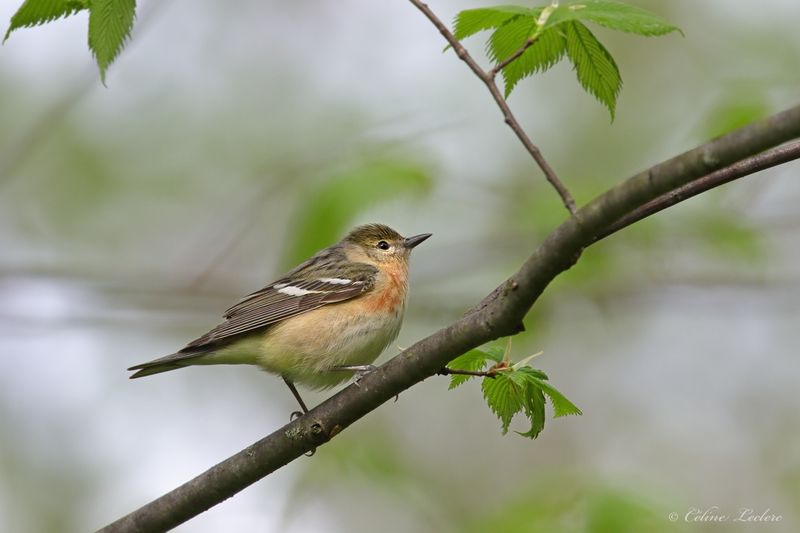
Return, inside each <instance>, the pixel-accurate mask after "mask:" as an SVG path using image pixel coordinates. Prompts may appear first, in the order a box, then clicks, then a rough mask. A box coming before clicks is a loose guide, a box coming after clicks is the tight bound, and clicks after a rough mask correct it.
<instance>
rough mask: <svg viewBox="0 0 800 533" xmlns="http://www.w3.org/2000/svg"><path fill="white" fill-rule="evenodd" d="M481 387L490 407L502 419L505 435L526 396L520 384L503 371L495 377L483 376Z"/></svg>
mask: <svg viewBox="0 0 800 533" xmlns="http://www.w3.org/2000/svg"><path fill="white" fill-rule="evenodd" d="M481 389H482V390H483V397H484V398H486V403H487V404H488V405H489V408H490V409H491V410H492V411H493V412H494V414H496V415H497V417H498V418H499V419H500V423H501V425H502V427H503V435H505V434H506V433H508V426H509V425H510V424H511V419H512V418H514V415H515V414H517V413H518V412H520V411H521V410H522V407H523V401H524V398H523V394H522V389H521V387H520V385H519V384H518V383H516V382H515V381H514V380H511V379H509V378H508V376H507V375H506V373H502V374H497V375H496V376H495V377H494V378H483V383H482V384H481Z"/></svg>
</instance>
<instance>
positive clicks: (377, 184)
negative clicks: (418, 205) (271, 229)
mask: <svg viewBox="0 0 800 533" xmlns="http://www.w3.org/2000/svg"><path fill="white" fill-rule="evenodd" d="M433 183H434V180H433V176H432V175H431V173H430V171H429V170H428V168H427V167H426V166H424V165H422V164H420V163H416V162H413V161H410V160H404V159H398V158H389V157H386V156H384V157H379V158H375V159H372V158H369V157H368V158H366V159H364V160H357V161H354V165H353V166H352V167H351V168H349V169H347V170H344V171H342V172H341V173H339V174H336V175H334V176H331V177H330V178H329V179H328V180H326V181H325V182H324V183H323V184H309V186H308V187H304V188H303V192H302V193H301V198H302V200H301V201H300V209H298V212H297V215H296V216H295V218H294V222H293V224H292V238H291V241H290V243H291V244H290V248H289V252H288V254H287V257H286V259H285V260H284V262H283V263H284V265H285V266H286V267H287V268H289V267H291V266H294V265H296V264H297V263H299V262H300V261H304V260H306V259H308V258H309V257H310V256H311V255H313V254H314V253H315V252H317V250H320V249H322V248H325V247H327V246H330V245H331V244H333V243H334V242H336V241H338V240H339V239H341V238H342V236H343V235H344V234H345V233H347V231H348V230H349V229H350V226H351V225H352V223H353V220H355V219H357V218H358V217H359V215H360V214H361V213H363V212H365V211H367V210H369V209H371V208H374V207H376V206H379V205H382V204H386V203H389V202H397V201H400V200H405V201H412V202H413V201H414V200H419V199H420V198H421V197H422V196H423V195H424V194H426V193H429V192H430V191H431V188H432V187H433Z"/></svg>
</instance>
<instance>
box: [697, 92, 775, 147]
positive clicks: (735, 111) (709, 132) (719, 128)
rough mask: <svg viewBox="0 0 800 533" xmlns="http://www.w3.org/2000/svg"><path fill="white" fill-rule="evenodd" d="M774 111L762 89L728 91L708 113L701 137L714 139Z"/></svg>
mask: <svg viewBox="0 0 800 533" xmlns="http://www.w3.org/2000/svg"><path fill="white" fill-rule="evenodd" d="M773 111H774V110H773V109H772V106H771V105H770V103H769V101H768V99H767V96H766V94H764V89H763V88H761V87H749V88H737V89H733V90H730V91H727V94H725V95H724V96H722V97H721V98H720V101H719V102H718V103H717V104H716V105H715V106H714V107H713V108H712V109H710V110H709V112H708V118H707V119H706V120H705V121H704V124H703V128H702V133H701V137H702V138H703V139H712V138H714V137H719V136H720V135H724V134H726V133H728V132H731V131H733V130H735V129H737V128H741V127H742V126H744V125H746V124H749V123H750V122H755V121H756V120H759V119H762V118H765V117H766V116H768V115H769V114H770V113H772V112H773Z"/></svg>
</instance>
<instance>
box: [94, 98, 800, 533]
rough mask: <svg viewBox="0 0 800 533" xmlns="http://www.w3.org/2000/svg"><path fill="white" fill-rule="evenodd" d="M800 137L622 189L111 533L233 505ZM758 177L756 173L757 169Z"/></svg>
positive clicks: (799, 132) (794, 111) (715, 155)
mask: <svg viewBox="0 0 800 533" xmlns="http://www.w3.org/2000/svg"><path fill="white" fill-rule="evenodd" d="M797 138H800V106H797V107H794V108H791V109H789V110H787V111H784V112H782V113H778V114H777V115H774V116H772V117H769V118H767V119H764V120H761V121H759V122H756V123H753V124H750V125H748V126H745V127H744V128H741V129H739V130H736V131H734V132H733V133H730V134H728V135H725V136H723V137H720V138H718V139H715V140H713V141H711V142H709V143H707V144H704V145H701V146H699V147H697V148H695V149H693V150H690V151H688V152H686V153H684V154H682V155H679V156H677V157H674V158H672V159H670V160H668V161H665V162H663V163H660V164H658V165H656V166H654V167H652V168H650V169H648V170H645V171H644V172H641V173H639V174H637V175H635V176H633V177H632V178H630V179H628V180H626V181H624V182H623V183H621V184H619V185H617V186H615V187H613V188H612V189H610V190H609V191H607V192H605V193H604V194H602V195H600V196H598V197H597V198H595V199H594V200H592V201H591V202H590V203H589V204H588V205H586V206H585V207H583V208H582V209H580V210H579V211H578V213H577V215H576V216H575V217H572V218H569V219H568V220H566V221H565V222H564V223H563V224H561V225H560V226H559V227H557V228H556V229H555V230H553V231H552V232H551V233H550V234H549V235H548V237H547V238H546V239H545V240H544V242H543V243H542V244H541V245H540V246H539V247H538V248H537V249H536V250H535V251H534V252H533V255H531V256H530V257H529V258H528V259H527V260H526V261H525V263H524V264H523V265H522V267H521V268H520V269H519V271H517V272H516V273H515V274H514V275H513V276H511V277H510V278H509V279H508V280H506V281H505V282H504V283H503V284H501V285H500V286H499V287H498V288H497V289H495V290H494V291H493V292H492V294H490V295H489V296H487V298H485V299H484V300H483V301H482V302H481V303H480V304H478V305H477V306H476V307H475V308H473V309H472V310H471V311H470V312H469V313H467V314H466V315H465V316H464V317H463V318H461V319H460V320H459V321H457V322H455V323H453V324H451V325H450V326H447V327H446V328H444V329H441V330H439V331H437V332H436V333H434V334H433V335H430V336H429V337H426V338H424V339H422V340H421V341H419V342H417V343H416V344H414V345H413V346H411V347H410V348H408V349H407V350H405V351H403V352H402V353H401V354H400V355H398V356H396V357H394V358H393V359H391V360H390V361H388V362H387V363H386V364H384V365H382V366H381V367H379V368H378V369H377V370H376V371H374V372H372V373H370V374H368V375H366V376H364V377H363V378H362V379H361V380H360V381H359V384H358V386H353V385H351V386H349V387H347V388H345V389H344V390H342V391H340V392H339V393H337V394H336V395H334V396H333V397H331V398H330V399H328V400H326V401H325V402H323V403H322V404H320V405H319V406H317V407H316V408H314V409H312V410H311V411H310V412H309V413H308V414H307V415H305V416H303V417H301V418H299V419H297V420H295V421H293V422H291V423H289V424H287V425H285V426H283V427H282V428H280V429H279V430H277V431H275V432H274V433H272V434H271V435H269V436H267V437H265V438H263V439H261V440H260V441H258V442H256V443H255V444H253V445H252V446H249V447H248V448H246V449H245V450H243V451H241V452H239V453H237V454H236V455H234V456H232V457H230V458H228V459H226V460H225V461H223V462H221V463H219V464H218V465H216V466H214V467H212V468H211V469H209V470H207V471H206V472H204V473H202V474H200V475H199V476H197V477H196V478H194V479H193V480H191V481H189V482H188V483H186V484H184V485H181V486H180V487H178V488H176V489H175V490H173V491H171V492H169V493H167V494H165V495H163V496H161V497H159V498H157V499H156V500H154V501H152V502H150V503H148V504H147V505H145V506H143V507H141V508H140V509H138V510H136V511H134V512H132V513H131V514H129V515H127V516H124V517H122V518H121V519H119V520H118V521H116V522H114V523H112V524H110V525H109V526H107V527H106V528H104V529H103V531H106V532H112V531H114V532H118V531H125V532H128V531H142V532H144V531H163V530H167V529H170V528H173V527H175V526H177V525H179V524H181V523H183V522H185V521H186V520H188V519H190V518H192V517H193V516H196V515H198V514H200V513H202V512H203V511H205V510H207V509H209V508H210V507H212V506H213V505H216V504H217V503H219V502H221V501H223V500H225V499H227V498H230V497H231V496H233V495H234V494H236V493H237V492H239V491H241V490H242V489H244V488H245V487H247V486H249V485H251V484H252V483H254V482H256V481H258V480H259V479H261V478H263V477H264V476H266V475H268V474H270V473H271V472H273V471H275V470H276V469H278V468H280V467H281V466H283V465H285V464H287V463H289V462H291V461H292V460H294V459H296V458H298V457H300V456H301V455H302V454H304V453H305V452H307V451H310V450H312V449H314V448H316V447H318V446H320V445H322V444H324V443H325V442H327V441H328V440H330V439H332V438H333V437H334V436H336V435H337V434H339V433H340V432H341V431H342V430H343V429H344V428H346V427H348V426H349V425H351V424H352V423H353V422H355V421H356V420H358V419H359V418H361V417H362V416H364V415H365V414H367V413H368V412H370V411H372V410H374V409H376V408H377V407H378V406H380V405H381V404H383V403H384V402H386V401H387V400H390V399H392V398H394V397H395V396H396V395H397V394H399V393H401V392H403V391H404V390H406V389H408V388H409V387H411V386H412V385H414V384H415V383H418V382H420V381H422V380H423V379H425V378H427V377H430V376H432V375H434V374H436V372H437V371H438V370H440V369H441V368H443V367H444V366H445V365H446V364H447V363H448V362H449V361H451V360H453V359H455V358H456V357H457V356H459V355H461V354H462V353H464V352H466V351H468V350H470V349H472V348H475V347H477V346H480V345H481V344H483V343H485V342H488V341H491V340H493V339H496V338H498V337H501V336H504V335H508V334H510V333H513V332H514V330H515V328H516V327H517V325H518V324H519V323H520V322H521V320H522V319H523V317H524V316H525V314H526V313H527V312H528V311H529V310H530V308H531V306H533V304H534V303H535V302H536V300H537V299H538V298H539V296H540V295H541V294H542V292H543V291H544V290H545V288H546V287H547V286H548V285H549V284H550V282H551V281H552V280H553V279H555V277H556V276H558V275H559V274H560V273H561V272H563V271H565V270H567V269H568V268H569V267H570V266H571V265H572V264H573V263H574V261H575V258H576V257H578V256H579V255H580V252H581V251H582V250H583V248H585V247H586V246H589V245H590V244H592V243H593V242H596V241H597V239H598V237H599V236H601V235H603V234H604V232H605V231H606V230H607V228H609V227H610V226H611V225H612V224H613V223H615V222H616V221H617V220H619V219H621V218H622V217H623V216H625V215H626V214H627V213H630V212H634V211H636V210H637V209H639V208H640V207H641V206H644V205H646V204H648V202H651V201H653V200H655V199H657V198H659V197H661V196H662V195H664V194H666V193H667V192H669V191H672V190H675V189H678V188H680V187H682V186H684V185H686V184H688V183H690V182H692V181H694V180H696V179H698V178H701V177H703V176H706V175H709V174H711V173H713V172H715V171H718V170H720V169H723V168H726V167H729V166H731V165H732V164H734V163H735V162H737V161H741V160H744V159H746V158H748V157H751V156H753V155H755V154H758V153H760V152H762V151H764V150H767V149H769V148H771V147H774V146H778V145H780V144H782V143H784V142H787V141H791V140H794V139H797ZM754 170H755V169H754Z"/></svg>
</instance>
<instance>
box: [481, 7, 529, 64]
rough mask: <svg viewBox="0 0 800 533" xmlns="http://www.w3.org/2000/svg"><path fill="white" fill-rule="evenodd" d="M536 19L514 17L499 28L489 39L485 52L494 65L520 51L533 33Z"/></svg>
mask: <svg viewBox="0 0 800 533" xmlns="http://www.w3.org/2000/svg"><path fill="white" fill-rule="evenodd" d="M537 28H538V26H537V25H536V17H525V16H518V17H515V18H513V19H511V20H509V21H508V22H506V23H505V24H503V25H502V26H500V27H499V28H497V29H496V30H495V31H494V33H492V36H491V37H489V43H488V45H487V49H486V52H487V54H489V59H491V60H492V62H494V63H500V62H502V61H503V60H504V59H506V58H507V57H510V56H511V54H513V53H514V52H516V51H517V50H519V49H520V47H521V46H522V45H523V44H525V41H527V40H528V38H529V37H531V36H532V35H533V34H534V33H535V32H536V29H537Z"/></svg>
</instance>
